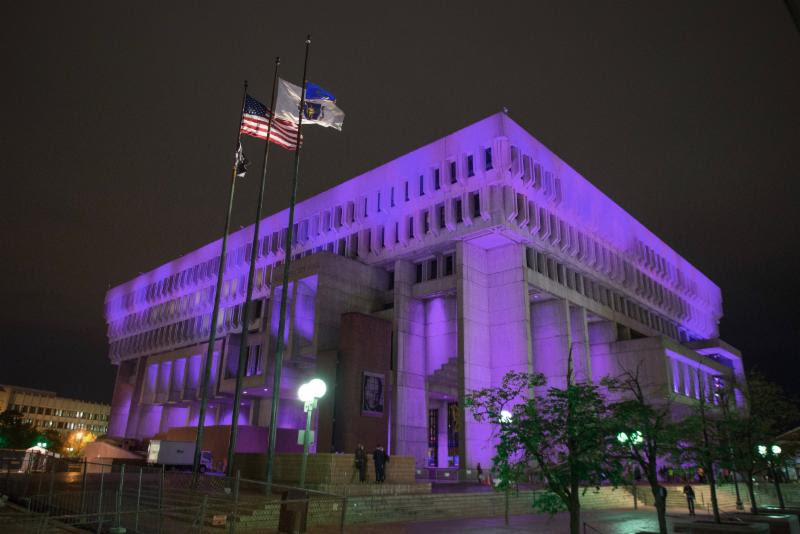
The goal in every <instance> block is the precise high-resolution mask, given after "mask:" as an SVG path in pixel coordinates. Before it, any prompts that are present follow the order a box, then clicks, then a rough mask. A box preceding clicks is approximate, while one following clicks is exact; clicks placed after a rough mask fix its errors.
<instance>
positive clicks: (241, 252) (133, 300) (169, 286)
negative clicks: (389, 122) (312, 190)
mask: <svg viewBox="0 0 800 534" xmlns="http://www.w3.org/2000/svg"><path fill="white" fill-rule="evenodd" d="M479 153H480V154H482V160H483V161H482V164H483V168H484V170H491V169H492V168H493V166H494V164H493V156H492V149H491V148H490V147H485V148H483V149H482V150H481V151H480V152H479ZM462 165H463V171H462V169H461V168H460V166H459V165H458V164H457V160H456V159H449V160H447V161H446V163H445V165H444V166H443V168H444V169H445V170H446V172H447V180H448V182H449V183H450V184H455V183H457V182H458V181H459V180H460V179H461V177H462V175H463V176H464V177H466V178H469V177H472V176H474V175H475V156H474V155H473V154H467V155H465V156H463V162H462ZM441 170H442V167H433V168H431V169H430V172H429V173H427V174H420V175H419V177H418V179H417V182H416V185H417V190H416V195H417V196H419V197H422V196H425V194H426V192H429V191H431V190H433V191H438V190H440V189H441V188H442V179H441ZM460 171H461V172H460ZM413 187H414V185H413V184H412V181H410V180H406V181H405V182H404V183H403V198H404V201H405V202H408V201H410V200H411V198H412V189H413ZM397 201H398V199H397V198H396V193H395V187H394V186H391V187H390V188H389V189H388V195H387V196H386V197H382V192H381V191H378V192H376V195H375V197H374V199H373V200H372V205H370V204H371V202H370V198H369V197H368V196H364V197H361V198H360V199H359V200H358V208H359V209H356V206H357V204H356V202H348V203H346V204H345V205H340V206H336V207H335V208H334V209H333V211H332V212H331V211H326V212H324V213H323V214H321V215H316V216H315V217H314V218H313V222H314V229H315V230H320V231H322V232H329V231H330V230H331V229H332V228H333V229H336V230H338V229H340V228H341V227H343V226H346V225H347V224H352V223H354V222H355V221H356V220H357V219H359V218H361V217H364V218H366V217H368V216H369V214H370V212H371V211H374V212H381V211H382V210H384V209H386V208H387V207H394V206H395V205H396V204H397ZM309 224H311V221H309V220H304V221H300V222H298V223H295V225H294V227H293V229H292V230H293V234H294V236H293V239H292V242H293V244H296V243H298V242H304V241H305V240H307V239H308V231H309ZM287 233H288V232H287V230H286V229H283V230H282V231H276V232H272V233H271V234H267V235H266V236H264V237H263V238H262V239H261V241H260V243H259V251H258V252H259V256H261V257H263V256H266V255H267V254H269V253H270V252H272V253H277V252H278V251H282V250H285V248H286V247H285V245H286V235H287ZM250 247H251V245H250V244H246V245H242V246H240V247H239V248H237V249H235V250H232V251H230V252H228V253H227V254H226V256H225V259H226V269H228V268H232V267H233V266H235V265H242V264H244V263H249V261H250V256H251V254H250V252H251V248H250ZM218 269H219V256H217V257H215V258H212V259H210V260H207V261H205V262H202V263H200V264H197V265H194V266H192V267H189V268H186V269H184V270H182V271H181V272H179V273H174V274H172V275H170V276H167V277H165V278H163V279H161V280H159V281H157V282H153V283H151V284H149V285H147V286H146V287H144V288H141V289H139V290H136V291H132V292H129V293H127V294H125V295H124V296H122V297H121V298H120V299H118V301H116V302H112V303H109V311H117V310H120V311H121V310H126V309H132V308H134V307H139V306H140V305H142V304H145V303H152V302H155V301H158V300H161V299H162V298H164V297H166V296H169V295H171V294H172V293H174V292H177V291H180V290H182V289H184V288H187V287H192V286H193V285H195V284H197V283H198V282H202V281H203V280H206V279H211V278H212V277H213V276H214V275H215V274H216V273H217V271H218Z"/></svg>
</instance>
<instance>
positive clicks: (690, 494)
mask: <svg viewBox="0 0 800 534" xmlns="http://www.w3.org/2000/svg"><path fill="white" fill-rule="evenodd" d="M683 494H684V495H686V505H687V506H688V507H689V515H694V488H692V485H691V484H688V483H687V484H686V485H685V486H684V487H683Z"/></svg>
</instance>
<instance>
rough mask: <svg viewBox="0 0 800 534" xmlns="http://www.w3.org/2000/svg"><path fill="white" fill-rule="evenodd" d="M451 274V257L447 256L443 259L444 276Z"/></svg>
mask: <svg viewBox="0 0 800 534" xmlns="http://www.w3.org/2000/svg"><path fill="white" fill-rule="evenodd" d="M451 274H453V256H452V255H447V256H445V257H444V275H445V276H450V275H451Z"/></svg>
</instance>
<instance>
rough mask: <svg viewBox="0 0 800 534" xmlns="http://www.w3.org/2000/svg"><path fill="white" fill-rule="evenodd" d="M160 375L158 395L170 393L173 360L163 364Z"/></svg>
mask: <svg viewBox="0 0 800 534" xmlns="http://www.w3.org/2000/svg"><path fill="white" fill-rule="evenodd" d="M159 367H160V370H159V373H158V389H157V392H158V393H165V394H166V393H169V384H170V382H171V378H172V374H171V373H172V360H165V361H163V362H161V365H160V366H159Z"/></svg>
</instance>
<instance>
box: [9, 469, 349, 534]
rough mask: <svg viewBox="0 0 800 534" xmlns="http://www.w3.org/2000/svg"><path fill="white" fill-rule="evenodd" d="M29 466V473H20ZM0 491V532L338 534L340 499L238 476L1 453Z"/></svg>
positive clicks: (341, 521)
mask: <svg viewBox="0 0 800 534" xmlns="http://www.w3.org/2000/svg"><path fill="white" fill-rule="evenodd" d="M30 465H35V466H36V467H35V468H26V467H27V466H30ZM0 494H3V495H7V496H8V498H9V500H10V501H11V502H12V503H13V505H14V509H15V511H16V513H13V514H5V515H0V531H1V532H4V533H5V532H9V533H10V532H20V533H29V532H37V533H38V532H53V531H58V529H59V528H63V527H67V526H71V527H80V528H82V529H86V530H91V531H95V532H98V533H101V532H108V533H112V532H113V533H117V532H128V533H147V534H149V533H159V534H160V533H162V532H178V533H182V532H220V533H222V532H225V531H227V532H231V533H233V532H237V531H241V530H252V529H258V531H259V532H292V531H299V532H304V531H306V529H307V528H311V529H312V530H313V528H314V527H319V528H320V529H324V530H325V531H326V532H332V531H337V530H338V531H339V532H343V531H344V523H345V519H346V510H347V498H346V497H343V496H340V495H334V494H330V493H324V492H319V491H313V490H308V489H300V488H296V487H291V486H284V485H279V484H271V485H269V486H268V485H267V484H266V483H265V482H263V481H259V480H247V479H242V478H241V477H240V476H238V473H237V476H235V477H226V476H217V475H210V474H206V475H198V476H194V475H193V474H192V473H190V472H183V471H168V470H165V469H164V468H163V467H153V466H147V465H141V464H130V463H128V464H126V463H114V464H98V463H91V462H75V461H71V460H67V459H55V458H50V459H48V461H47V462H46V463H42V462H39V463H36V464H34V463H32V462H21V461H20V460H19V458H18V457H16V456H13V455H11V456H0Z"/></svg>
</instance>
